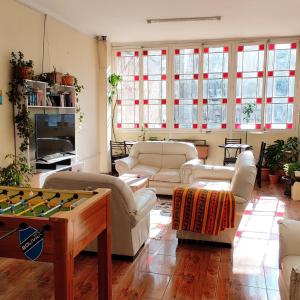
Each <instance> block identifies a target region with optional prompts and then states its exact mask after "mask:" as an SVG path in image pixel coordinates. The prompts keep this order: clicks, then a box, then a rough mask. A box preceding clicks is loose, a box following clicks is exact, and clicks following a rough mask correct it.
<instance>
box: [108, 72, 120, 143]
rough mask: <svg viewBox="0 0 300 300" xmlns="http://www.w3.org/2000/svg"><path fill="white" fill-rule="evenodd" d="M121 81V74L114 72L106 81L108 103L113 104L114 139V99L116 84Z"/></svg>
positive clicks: (116, 94) (116, 90)
mask: <svg viewBox="0 0 300 300" xmlns="http://www.w3.org/2000/svg"><path fill="white" fill-rule="evenodd" d="M121 81H122V76H121V75H118V74H116V73H112V74H111V75H110V76H109V77H108V83H109V92H108V103H109V104H113V110H112V118H111V119H112V121H111V127H112V133H113V138H114V140H116V133H115V126H114V119H115V113H116V107H117V101H116V100H117V99H118V85H119V84H120V82H121Z"/></svg>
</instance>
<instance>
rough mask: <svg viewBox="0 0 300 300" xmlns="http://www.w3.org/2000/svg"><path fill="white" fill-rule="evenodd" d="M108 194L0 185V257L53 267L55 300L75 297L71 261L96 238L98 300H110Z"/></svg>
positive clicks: (104, 192) (100, 190) (99, 191)
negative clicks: (34, 261)
mask: <svg viewBox="0 0 300 300" xmlns="http://www.w3.org/2000/svg"><path fill="white" fill-rule="evenodd" d="M109 201H110V190H108V189H97V190H95V191H74V190H51V189H47V190H46V189H36V188H17V187H6V186H0V257H7V258H18V259H30V260H38V261H43V262H52V263H53V264H54V283H55V299H57V300H65V299H68V300H69V299H73V298H74V292H73V290H74V287H73V277H74V274H73V273H74V258H75V257H76V256H77V255H78V254H79V253H80V252H81V251H82V250H83V249H85V247H86V246H88V245H89V244H90V243H91V242H92V241H93V240H95V239H98V295H99V296H98V298H99V299H101V300H104V299H105V300H106V299H111V297H112V295H111V227H110V205H109Z"/></svg>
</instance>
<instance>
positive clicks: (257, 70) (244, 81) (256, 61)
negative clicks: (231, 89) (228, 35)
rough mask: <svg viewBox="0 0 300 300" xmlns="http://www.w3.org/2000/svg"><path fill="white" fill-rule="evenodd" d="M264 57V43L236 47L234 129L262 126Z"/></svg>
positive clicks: (259, 127) (258, 127)
mask: <svg viewBox="0 0 300 300" xmlns="http://www.w3.org/2000/svg"><path fill="white" fill-rule="evenodd" d="M264 57H265V45H264V44H259V45H238V47H237V72H236V99H235V102H236V105H235V129H252V130H253V129H261V128H262V101H263V78H264ZM247 108H248V109H250V110H249V111H250V112H251V111H252V112H251V113H250V116H249V118H248V117H247V115H246V114H245V110H246V109H247Z"/></svg>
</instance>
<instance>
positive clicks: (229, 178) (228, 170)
mask: <svg viewBox="0 0 300 300" xmlns="http://www.w3.org/2000/svg"><path fill="white" fill-rule="evenodd" d="M192 173H193V175H192V177H193V183H192V184H191V185H190V186H191V187H199V188H204V189H211V190H229V191H232V192H233V194H234V196H235V201H236V215H235V227H234V228H228V229H225V230H224V231H221V232H220V233H219V234H218V235H216V236H215V235H204V234H200V233H194V232H189V231H181V230H179V231H177V238H179V239H189V240H203V241H211V242H219V243H225V244H230V245H232V244H233V242H234V237H235V234H236V231H237V229H238V226H239V224H240V222H241V219H242V216H243V213H244V210H245V208H246V206H247V204H248V201H249V200H251V197H252V191H253V188H254V184H255V179H256V165H255V159H254V156H253V153H252V151H244V152H242V153H241V154H239V156H238V158H237V161H236V164H235V166H234V167H227V166H214V165H195V166H194V168H193V171H192Z"/></svg>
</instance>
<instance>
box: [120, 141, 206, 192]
mask: <svg viewBox="0 0 300 300" xmlns="http://www.w3.org/2000/svg"><path fill="white" fill-rule="evenodd" d="M197 164H202V161H201V160H199V159H198V152H197V150H196V148H195V146H194V145H193V144H191V143H183V142H170V141H160V142H156V141H155V142H138V143H136V144H134V145H133V147H132V148H131V150H130V154H129V156H128V157H126V158H122V159H119V160H116V170H117V171H118V173H119V175H122V174H124V173H133V174H138V175H141V176H148V177H149V186H150V187H154V188H155V189H156V191H157V193H158V194H162V195H172V193H173V189H174V187H178V186H181V185H186V184H189V183H190V182H191V175H192V169H193V166H194V165H197Z"/></svg>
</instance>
